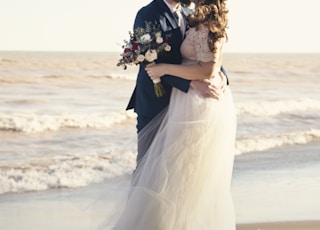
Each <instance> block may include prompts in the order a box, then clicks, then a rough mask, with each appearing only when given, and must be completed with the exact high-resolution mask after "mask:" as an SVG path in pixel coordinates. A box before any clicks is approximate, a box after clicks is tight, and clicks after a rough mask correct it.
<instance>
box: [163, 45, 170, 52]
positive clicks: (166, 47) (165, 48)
mask: <svg viewBox="0 0 320 230" xmlns="http://www.w3.org/2000/svg"><path fill="white" fill-rule="evenodd" d="M170 50H171V46H170V45H168V44H167V45H166V46H165V47H164V51H167V52H169V51H170Z"/></svg>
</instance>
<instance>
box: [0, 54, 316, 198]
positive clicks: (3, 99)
mask: <svg viewBox="0 0 320 230" xmlns="http://www.w3.org/2000/svg"><path fill="white" fill-rule="evenodd" d="M118 58H120V56H119V54H117V53H62V52H0V88H1V90H0V195H1V194H2V195H4V194H12V193H22V192H30V191H44V190H49V189H60V188H71V189H73V188H79V187H84V186H88V185H90V184H92V183H95V182H101V181H103V180H106V179H108V178H115V177H117V176H121V175H124V174H130V173H131V172H132V170H133V169H134V167H135V157H136V149H137V148H136V141H137V139H136V129H135V123H136V120H135V119H136V116H135V114H134V113H133V112H132V111H125V107H126V105H127V103H128V100H129V97H130V95H131V93H132V90H133V88H134V84H135V78H136V72H137V67H135V66H132V67H130V68H129V69H127V70H122V69H121V68H119V67H116V63H117V60H118ZM224 67H225V68H226V69H227V72H228V76H229V78H230V82H231V85H230V86H231V87H232V91H233V96H234V100H235V106H236V109H237V116H238V132H237V141H236V148H237V156H236V159H238V160H239V162H246V161H250V159H251V160H252V158H250V159H249V160H247V159H248V156H250V155H252V154H257V156H258V154H259V153H261V152H263V153H264V155H265V154H268V150H272V149H275V148H279V149H281V150H283V151H284V152H286V149H288V151H292V148H293V149H294V148H295V147H298V146H299V147H301V146H303V145H306V146H307V145H309V144H311V143H318V142H320V122H319V121H320V87H319V85H320V54H230V53H227V54H225V59H224ZM315 146H320V145H315ZM283 151H282V152H283ZM312 153H313V154H307V153H305V154H306V155H305V156H306V157H308V159H309V161H310V162H311V163H312V162H313V163H314V160H317V162H318V163H319V161H318V160H319V157H318V156H319V155H320V149H319V148H316V149H312ZM301 154H302V158H303V154H304V153H300V155H299V156H296V157H301ZM281 157H283V155H281ZM272 158H273V159H275V160H274V161H272V162H273V163H272V162H271V167H272V166H273V167H275V168H276V167H278V166H277V165H278V164H277V163H276V162H277V160H276V159H277V155H274V152H273V155H272ZM313 158H314V160H313ZM281 159H282V158H281ZM269 166H270V164H269ZM297 167H298V165H297ZM307 167H308V166H306V168H307ZM236 170H237V172H238V171H241V170H242V169H241V167H240V166H239V167H237V169H236ZM249 179H250V178H249ZM249 179H248V180H249Z"/></svg>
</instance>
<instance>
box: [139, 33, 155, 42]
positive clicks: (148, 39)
mask: <svg viewBox="0 0 320 230" xmlns="http://www.w3.org/2000/svg"><path fill="white" fill-rule="evenodd" d="M140 40H141V43H143V44H146V43H148V42H151V41H152V39H151V35H150V34H144V35H142V36H141V38H140Z"/></svg>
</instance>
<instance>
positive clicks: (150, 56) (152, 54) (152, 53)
mask: <svg viewBox="0 0 320 230" xmlns="http://www.w3.org/2000/svg"><path fill="white" fill-rule="evenodd" d="M145 58H146V60H147V61H148V62H153V61H154V60H156V59H157V58H158V54H157V51H156V50H148V51H147V52H146V54H145Z"/></svg>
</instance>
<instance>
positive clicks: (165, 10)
mask: <svg viewBox="0 0 320 230" xmlns="http://www.w3.org/2000/svg"><path fill="white" fill-rule="evenodd" d="M180 3H184V4H186V5H189V3H190V0H153V1H152V2H151V3H149V4H148V5H147V6H145V7H143V8H141V9H140V10H139V11H138V13H137V15H136V18H135V22H134V30H135V29H136V28H138V27H140V28H141V27H143V28H144V27H145V26H146V22H152V23H157V24H160V25H161V30H162V35H163V36H164V37H166V36H168V37H169V44H170V46H171V51H170V52H169V53H166V54H167V55H165V56H160V57H159V58H158V59H157V61H156V63H170V64H181V62H182V56H181V53H180V47H181V44H182V41H183V38H184V33H185V31H186V29H187V21H186V19H185V18H184V16H183V15H182V14H181V13H176V12H175V11H176V10H180V9H181V10H182V11H184V12H186V9H185V8H183V7H182V5H180ZM177 15H178V16H177ZM161 82H162V85H163V87H164V90H165V94H164V96H162V97H157V96H156V95H155V93H154V87H153V82H152V80H151V79H150V78H149V76H148V74H147V72H146V71H145V69H144V66H143V65H140V67H139V73H138V77H137V82H136V86H135V89H134V91H133V94H132V96H131V99H130V101H129V104H128V106H127V110H129V109H134V111H135V112H136V113H137V131H138V156H137V162H139V161H140V160H141V158H142V157H143V155H144V153H145V151H146V150H147V148H148V147H149V144H150V143H151V142H152V139H153V137H154V135H155V133H156V131H157V128H152V132H151V133H147V134H146V133H143V132H142V131H143V129H144V128H145V127H146V125H148V124H149V125H150V121H151V120H152V119H153V118H155V117H156V116H157V115H158V114H160V113H161V111H164V110H165V108H167V106H168V105H169V101H170V94H171V89H172V87H176V88H178V89H179V90H182V91H183V92H185V93H187V92H188V90H189V88H190V87H191V88H193V89H195V90H197V91H198V92H199V93H201V94H202V95H203V96H205V97H215V98H218V97H219V92H218V90H217V87H214V86H212V85H211V83H210V82H209V81H190V80H185V79H182V78H177V77H174V76H169V75H167V76H163V77H161ZM219 87H222V88H223V87H225V86H219ZM153 125H154V124H153ZM159 125H160V123H159V124H156V125H155V126H158V127H159ZM142 136H143V137H142ZM146 136H147V139H148V140H147V141H143V140H144V139H146V138H145V137H146Z"/></svg>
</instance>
